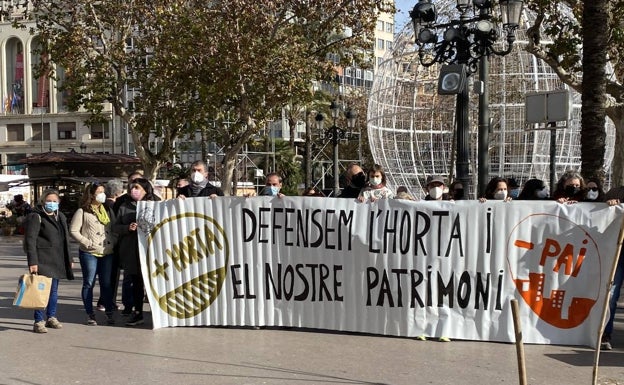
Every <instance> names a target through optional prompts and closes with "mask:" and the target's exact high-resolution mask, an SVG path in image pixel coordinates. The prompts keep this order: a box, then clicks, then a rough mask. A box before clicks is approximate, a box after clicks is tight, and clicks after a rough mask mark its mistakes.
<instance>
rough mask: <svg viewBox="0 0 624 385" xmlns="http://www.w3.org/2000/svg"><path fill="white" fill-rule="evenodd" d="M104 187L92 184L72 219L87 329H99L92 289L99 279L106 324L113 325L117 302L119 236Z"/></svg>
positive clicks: (71, 232)
mask: <svg viewBox="0 0 624 385" xmlns="http://www.w3.org/2000/svg"><path fill="white" fill-rule="evenodd" d="M104 191H105V190H104V185H102V184H100V183H90V184H88V185H87V186H86V187H85V191H84V193H83V194H82V199H81V203H80V208H79V209H78V210H77V211H76V213H75V214H74V216H73V217H72V221H71V225H70V227H69V232H70V234H71V236H72V237H73V238H74V239H75V240H76V241H77V242H78V256H79V258H80V268H81V270H82V291H81V296H82V303H83V305H84V308H85V311H86V312H87V325H97V321H96V318H95V312H94V311H93V287H94V286H95V278H96V276H97V279H98V281H99V282H100V293H101V295H102V302H103V305H104V309H105V311H106V323H107V324H109V325H113V324H114V323H115V321H114V319H113V310H114V301H113V290H112V286H111V277H112V270H113V249H114V247H115V243H116V242H117V234H115V233H114V232H113V230H112V222H113V221H114V219H115V216H114V214H113V210H111V209H110V208H108V207H107V206H106V205H105V204H104V203H105V202H106V193H105V192H104Z"/></svg>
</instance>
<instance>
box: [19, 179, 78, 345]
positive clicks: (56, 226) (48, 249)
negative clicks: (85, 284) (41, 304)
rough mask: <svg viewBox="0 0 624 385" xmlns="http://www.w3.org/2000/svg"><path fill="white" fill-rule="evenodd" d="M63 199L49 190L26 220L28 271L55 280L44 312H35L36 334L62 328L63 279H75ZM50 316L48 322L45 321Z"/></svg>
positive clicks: (54, 191)
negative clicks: (60, 294) (60, 290)
mask: <svg viewBox="0 0 624 385" xmlns="http://www.w3.org/2000/svg"><path fill="white" fill-rule="evenodd" d="M59 202H60V197H59V193H58V191H56V190H46V191H44V193H43V194H42V197H41V205H39V206H37V207H36V208H35V209H34V210H33V211H32V212H31V213H30V214H28V216H27V218H26V231H25V235H24V251H25V252H26V257H27V259H28V270H29V271H30V273H32V274H41V275H45V276H46V277H51V278H52V285H51V288H50V299H49V300H48V306H47V307H46V308H45V309H44V310H35V324H34V326H33V332H35V333H47V331H48V330H47V328H52V329H60V328H62V327H63V325H62V324H61V323H60V322H59V321H58V319H57V318H56V306H57V301H58V284H59V279H61V278H64V279H70V280H71V279H74V273H73V271H72V262H73V261H72V258H71V257H70V255H69V239H68V235H69V230H68V228H67V218H65V215H64V214H63V213H62V212H60V211H59V209H58V207H59ZM45 317H47V321H44V318H45Z"/></svg>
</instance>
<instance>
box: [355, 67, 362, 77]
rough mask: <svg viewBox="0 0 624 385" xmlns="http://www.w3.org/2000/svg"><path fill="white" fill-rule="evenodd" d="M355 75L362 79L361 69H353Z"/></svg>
mask: <svg viewBox="0 0 624 385" xmlns="http://www.w3.org/2000/svg"><path fill="white" fill-rule="evenodd" d="M355 77H356V78H358V79H362V70H361V69H359V68H358V69H356V70H355Z"/></svg>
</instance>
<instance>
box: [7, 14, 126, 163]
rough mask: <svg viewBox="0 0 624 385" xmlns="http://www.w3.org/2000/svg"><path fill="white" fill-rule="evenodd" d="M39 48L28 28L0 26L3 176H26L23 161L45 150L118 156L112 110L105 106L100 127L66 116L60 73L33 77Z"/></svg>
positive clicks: (80, 116)
mask: <svg viewBox="0 0 624 385" xmlns="http://www.w3.org/2000/svg"><path fill="white" fill-rule="evenodd" d="M39 45H40V44H39V39H38V37H37V36H36V35H31V34H30V33H29V29H28V28H26V29H15V28H13V27H12V26H11V20H3V21H2V22H0V100H1V103H0V164H1V165H2V173H3V174H22V173H25V164H24V161H23V160H24V158H26V157H27V156H29V155H33V154H38V153H43V152H48V151H71V150H74V151H76V152H83V153H123V152H124V151H123V149H122V144H123V143H124V141H123V140H122V135H121V132H122V130H121V129H120V127H121V124H120V123H119V122H118V121H117V122H114V120H116V119H113V113H112V110H111V106H110V105H105V106H104V117H105V118H106V119H107V121H106V122H105V123H97V124H87V123H86V122H87V120H88V118H89V116H90V113H88V112H87V111H84V110H78V111H71V110H70V109H69V108H68V106H67V102H66V100H67V94H66V93H65V92H63V91H59V90H58V86H60V85H61V84H62V82H63V79H64V78H65V71H64V70H63V69H62V68H59V67H56V68H55V74H54V75H55V78H56V79H50V77H49V76H47V74H39V73H38V65H39V64H40V63H41V61H42V60H47V57H45V55H41V54H40V53H39V51H40V50H39ZM114 123H117V124H114Z"/></svg>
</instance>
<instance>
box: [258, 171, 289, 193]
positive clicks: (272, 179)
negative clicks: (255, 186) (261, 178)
mask: <svg viewBox="0 0 624 385" xmlns="http://www.w3.org/2000/svg"><path fill="white" fill-rule="evenodd" d="M281 189H282V177H281V176H279V174H277V173H275V172H272V173H270V174H267V176H266V184H265V186H264V188H263V189H262V191H261V192H260V195H261V196H271V197H280V198H283V197H284V194H282V193H281V192H280V190H281Z"/></svg>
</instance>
